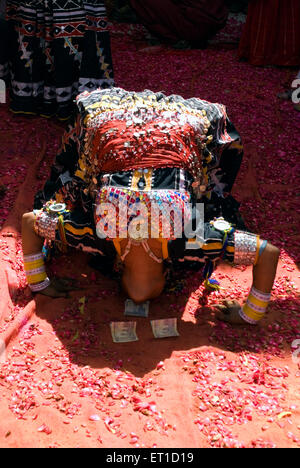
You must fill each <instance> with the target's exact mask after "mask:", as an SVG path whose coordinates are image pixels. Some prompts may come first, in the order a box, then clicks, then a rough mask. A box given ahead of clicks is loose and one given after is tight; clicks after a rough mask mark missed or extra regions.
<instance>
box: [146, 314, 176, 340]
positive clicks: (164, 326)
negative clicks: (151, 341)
mask: <svg viewBox="0 0 300 468" xmlns="http://www.w3.org/2000/svg"><path fill="white" fill-rule="evenodd" d="M151 327H152V331H153V335H154V336H155V338H168V337H169V336H179V333H178V331H177V318H167V319H162V320H151Z"/></svg>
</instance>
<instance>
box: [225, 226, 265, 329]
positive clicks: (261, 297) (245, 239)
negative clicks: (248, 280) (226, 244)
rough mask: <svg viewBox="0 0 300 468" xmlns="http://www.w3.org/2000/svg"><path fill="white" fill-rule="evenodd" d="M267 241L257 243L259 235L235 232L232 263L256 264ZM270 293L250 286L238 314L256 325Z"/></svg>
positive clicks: (262, 314) (263, 313)
mask: <svg viewBox="0 0 300 468" xmlns="http://www.w3.org/2000/svg"><path fill="white" fill-rule="evenodd" d="M267 243H268V242H267V241H266V240H263V241H262V242H261V243H259V236H257V235H255V234H251V233H248V232H247V233H246V232H241V231H236V232H235V253H234V263H235V264H241V265H252V264H254V265H256V264H257V262H258V259H259V257H260V256H261V255H262V253H263V251H264V250H265V248H266V246H267ZM270 298H271V294H270V293H265V292H262V291H259V290H257V289H256V288H254V286H252V288H251V290H250V293H249V296H248V298H247V301H246V303H245V304H244V306H243V307H241V309H240V311H239V314H240V316H241V317H242V319H243V320H245V321H246V322H247V323H249V324H251V325H256V324H257V323H258V322H260V320H261V319H263V317H264V315H265V313H266V311H267V307H268V304H269V302H270Z"/></svg>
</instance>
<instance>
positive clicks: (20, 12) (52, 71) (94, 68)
mask: <svg viewBox="0 0 300 468" xmlns="http://www.w3.org/2000/svg"><path fill="white" fill-rule="evenodd" d="M6 18H7V22H8V30H9V32H8V38H7V41H6V42H5V45H6V47H8V44H9V50H8V57H9V68H10V79H11V110H12V111H13V112H16V113H26V114H31V113H32V114H40V115H45V116H47V117H48V116H53V115H57V117H58V118H60V119H67V118H68V117H69V116H70V114H71V113H72V111H73V100H74V98H75V96H76V95H77V94H78V93H80V92H82V91H84V90H90V91H91V90H93V89H96V88H106V87H111V86H113V84H114V83H113V65H112V57H111V48H110V35H109V31H108V23H107V17H106V8H105V3H104V1H99V0H89V1H82V0H72V1H71V0H31V1H26V2H24V1H8V2H7V9H6Z"/></svg>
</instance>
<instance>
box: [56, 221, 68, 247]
mask: <svg viewBox="0 0 300 468" xmlns="http://www.w3.org/2000/svg"><path fill="white" fill-rule="evenodd" d="M57 225H58V232H59V237H60V241H61V242H60V243H59V250H60V251H61V252H63V253H66V252H67V239H66V233H65V228H64V218H63V216H62V215H60V216H59V217H58V221H57Z"/></svg>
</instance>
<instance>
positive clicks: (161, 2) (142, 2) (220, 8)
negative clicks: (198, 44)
mask: <svg viewBox="0 0 300 468" xmlns="http://www.w3.org/2000/svg"><path fill="white" fill-rule="evenodd" d="M131 5H132V7H133V8H134V10H135V11H136V13H137V15H138V17H139V18H140V19H141V21H142V22H143V24H144V25H145V26H146V27H147V28H148V29H149V30H150V31H151V32H152V33H153V34H155V35H157V36H159V37H162V38H164V39H167V40H170V41H176V40H178V39H185V40H188V41H202V40H204V39H207V38H208V37H210V36H211V35H213V34H214V33H215V32H217V31H218V30H219V29H220V28H222V27H223V26H225V23H226V20H227V15H228V10H227V7H226V6H225V2H224V0H215V1H213V2H211V1H209V0H182V1H181V0H180V1H176V0H131Z"/></svg>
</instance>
